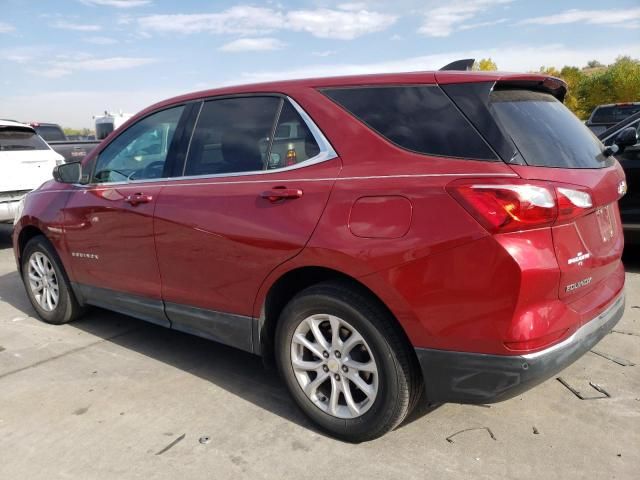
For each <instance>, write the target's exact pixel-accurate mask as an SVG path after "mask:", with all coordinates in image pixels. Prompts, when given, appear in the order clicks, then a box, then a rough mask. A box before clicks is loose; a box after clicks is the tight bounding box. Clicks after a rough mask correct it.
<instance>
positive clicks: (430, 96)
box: [323, 85, 497, 160]
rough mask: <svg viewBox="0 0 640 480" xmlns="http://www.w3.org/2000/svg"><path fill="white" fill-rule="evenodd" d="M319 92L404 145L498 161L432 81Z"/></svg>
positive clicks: (425, 151) (421, 150)
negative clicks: (418, 84) (417, 84)
mask: <svg viewBox="0 0 640 480" xmlns="http://www.w3.org/2000/svg"><path fill="white" fill-rule="evenodd" d="M323 93H324V94H325V95H327V96H328V97H329V98H331V99H332V100H333V101H335V102H336V103H338V104H339V105H341V106H342V107H344V108H345V109H346V110H348V111H349V112H350V113H352V114H353V115H354V116H355V117H357V118H358V119H359V120H361V121H362V122H364V123H366V124H367V125H368V126H369V127H371V128H372V129H373V130H375V131H376V132H378V133H379V134H380V135H382V136H383V137H385V138H386V139H387V140H389V141H391V142H393V143H395V144H396V145H398V146H400V147H402V148H405V149H407V150H411V151H413V152H417V153H422V154H426V155H438V156H447V157H457V158H470V159H476V160H497V158H496V156H495V154H494V153H493V152H492V151H491V149H490V148H489V147H488V146H487V144H486V143H485V142H484V140H483V139H482V138H481V137H480V135H479V134H478V133H477V132H476V131H475V130H474V129H473V127H472V126H471V125H470V124H469V122H468V121H467V119H466V118H465V117H464V116H463V115H462V114H461V113H460V112H459V111H458V109H457V108H456V107H455V105H454V104H453V103H452V102H451V100H450V99H449V98H448V97H447V96H446V95H445V93H444V92H443V91H442V90H441V89H440V88H439V87H437V86H435V85H434V86H424V85H422V86H384V87H357V88H330V89H324V90H323Z"/></svg>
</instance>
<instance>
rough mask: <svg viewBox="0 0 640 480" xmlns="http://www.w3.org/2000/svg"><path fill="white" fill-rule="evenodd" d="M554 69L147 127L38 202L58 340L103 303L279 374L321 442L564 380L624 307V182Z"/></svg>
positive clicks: (35, 217)
mask: <svg viewBox="0 0 640 480" xmlns="http://www.w3.org/2000/svg"><path fill="white" fill-rule="evenodd" d="M565 93H566V85H565V84H564V83H563V82H562V81H560V80H558V79H556V78H553V77H549V76H545V75H541V74H507V73H497V72H488V73H485V72H466V71H464V72H463V71H451V70H448V71H447V70H445V71H437V72H420V73H405V74H386V75H370V76H352V77H341V78H323V79H312V80H295V81H283V82H273V83H265V84H259V85H245V86H237V87H229V88H222V89H218V90H208V91H204V92H198V93H193V94H188V95H184V96H180V97H176V98H173V99H170V100H167V101H164V102H161V103H158V104H156V105H153V106H152V107H149V108H148V109H146V110H144V111H142V112H141V113H139V114H137V115H136V116H135V117H133V118H131V119H130V120H129V121H128V122H127V123H126V124H125V125H123V126H122V127H121V128H119V129H118V130H116V131H115V132H113V133H111V134H110V135H109V136H108V137H107V138H106V139H105V140H104V141H103V142H102V143H101V144H100V145H99V146H98V147H97V148H96V149H95V150H93V152H92V153H90V154H89V155H87V157H86V158H85V159H84V160H83V161H82V162H81V163H69V164H65V165H60V166H58V167H56V169H55V170H54V179H53V180H50V181H48V182H46V183H45V184H43V185H42V186H41V187H40V188H39V189H37V190H35V191H34V192H32V193H30V194H28V195H27V196H26V197H25V199H24V200H23V202H22V204H21V205H20V207H19V212H18V215H17V217H16V220H15V222H16V224H15V230H14V234H13V246H14V250H15V256H16V260H17V265H18V268H19V270H20V272H21V274H22V278H23V280H24V284H25V287H26V291H27V293H28V296H29V298H30V300H31V303H32V304H33V307H34V308H35V310H36V311H37V313H38V315H39V316H40V317H41V318H42V319H43V320H44V321H46V322H49V323H53V324H61V323H65V322H69V321H71V320H73V319H75V318H77V317H78V316H79V315H80V314H81V313H82V312H83V311H84V308H85V307H86V306H91V305H93V306H98V307H103V308H107V309H110V310H114V311H117V312H121V313H124V314H127V315H131V316H134V317H137V318H140V319H143V320H146V321H149V322H153V323H156V324H158V325H162V326H165V327H169V328H173V329H176V330H180V331H183V332H189V333H192V334H195V335H200V336H202V337H206V338H209V339H212V340H215V341H217V342H221V343H224V344H227V345H231V346H234V347H237V348H240V349H243V350H246V351H247V352H251V353H254V354H258V355H262V356H263V357H264V358H265V359H267V360H269V359H270V360H271V361H273V363H275V365H276V366H277V368H278V370H279V373H280V375H281V377H282V379H283V381H284V383H285V384H286V386H287V388H288V390H289V392H290V394H291V396H292V397H293V399H294V401H295V403H296V404H297V405H298V406H299V407H300V408H301V409H302V410H303V411H304V413H305V414H306V415H308V416H309V417H310V418H311V419H312V420H313V421H314V422H315V423H316V424H317V425H319V426H320V427H321V428H322V429H324V430H325V431H327V432H328V433H330V434H332V435H334V436H336V437H338V438H341V439H344V440H348V441H354V442H358V441H364V440H369V439H373V438H376V437H378V436H381V435H383V434H384V433H385V432H387V431H389V430H391V429H393V428H394V427H396V426H397V425H398V424H399V423H400V422H402V421H403V419H404V418H405V417H406V416H407V414H408V413H409V412H410V411H411V410H412V408H413V407H414V406H415V405H416V403H417V402H418V399H419V398H423V399H424V400H425V401H429V402H438V403H440V402H462V403H489V402H496V401H501V400H504V399H507V398H510V397H513V396H515V395H518V394H520V393H521V392H523V391H524V390H526V389H529V388H531V387H532V386H534V385H536V384H538V383H540V382H542V381H543V380H545V379H547V378H549V377H551V376H552V375H554V374H555V373H557V372H558V371H560V370H561V369H563V368H564V367H566V366H567V365H569V364H570V363H572V362H573V361H575V360H576V359H577V358H579V357H580V356H581V355H583V354H584V353H585V352H587V351H588V350H589V349H590V348H591V347H592V346H593V345H594V344H595V343H597V342H598V341H599V340H600V339H601V338H602V337H603V336H604V335H605V334H607V333H608V332H609V331H610V330H611V328H612V327H613V326H614V325H615V324H616V322H618V320H619V319H620V318H621V316H622V314H623V311H624V294H623V286H624V269H623V266H622V263H621V253H622V248H623V236H622V230H621V224H620V216H619V211H618V203H617V202H618V199H619V198H620V197H621V196H622V195H623V194H624V192H625V189H626V184H625V178H624V174H623V171H622V169H621V167H620V165H619V164H618V162H617V161H616V160H615V158H614V157H613V156H612V150H611V149H607V148H605V147H604V146H603V145H602V144H601V143H600V142H599V141H598V140H597V139H596V138H595V137H594V136H593V135H592V134H591V132H590V131H589V130H588V129H587V127H585V126H584V125H583V124H582V123H581V122H580V121H579V120H578V119H577V118H576V117H575V116H574V115H573V114H572V113H571V112H570V111H569V110H568V109H567V108H565V106H564V105H563V104H562V101H563V97H564V95H565Z"/></svg>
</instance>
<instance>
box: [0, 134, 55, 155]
mask: <svg viewBox="0 0 640 480" xmlns="http://www.w3.org/2000/svg"><path fill="white" fill-rule="evenodd" d="M0 150H1V151H8V150H49V146H48V145H47V144H46V142H45V141H44V140H42V139H41V138H40V137H39V136H38V135H37V134H36V133H35V132H34V131H33V130H30V129H26V128H0Z"/></svg>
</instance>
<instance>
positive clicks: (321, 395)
mask: <svg viewBox="0 0 640 480" xmlns="http://www.w3.org/2000/svg"><path fill="white" fill-rule="evenodd" d="M393 322H394V320H393V319H392V318H390V315H389V313H388V312H387V311H386V310H385V309H384V308H382V307H381V306H380V305H379V304H378V303H377V302H375V301H374V300H373V299H372V298H371V297H370V296H368V295H367V294H366V293H364V292H361V291H359V290H358V289H355V288H353V287H351V286H350V285H348V284H343V283H322V284H318V285H315V286H312V287H309V288H307V289H305V290H303V291H302V292H300V293H299V294H298V295H296V296H295V297H294V298H293V299H292V300H291V301H290V302H289V304H287V306H286V307H285V308H284V310H283V311H282V314H281V315H280V319H279V322H278V326H277V329H276V362H277V365H278V369H279V371H280V375H281V376H282V378H283V379H284V381H285V383H286V385H287V387H288V389H289V392H290V393H291V395H292V396H293V398H294V400H295V402H296V403H297V404H298V406H299V407H300V408H301V409H302V411H303V412H304V413H305V414H306V415H307V416H309V417H310V418H311V419H312V420H313V421H314V422H315V423H316V424H317V425H319V426H320V427H321V428H322V429H323V430H325V431H326V432H328V433H329V434H331V435H333V436H335V437H337V438H340V439H342V440H346V441H350V442H362V441H367V440H372V439H375V438H377V437H380V436H382V435H384V434H385V433H387V432H388V431H390V430H392V429H393V428H395V427H396V426H397V425H399V424H400V423H401V422H402V420H403V419H404V418H405V417H406V415H407V414H408V413H409V411H410V407H411V406H412V404H413V403H414V402H413V399H414V398H415V397H416V393H417V392H416V390H417V389H419V388H420V385H419V383H420V382H418V381H417V380H416V378H417V377H416V372H415V371H414V368H415V366H414V363H413V362H412V361H411V355H410V347H409V345H407V342H406V340H404V338H403V337H402V335H401V333H400V332H399V331H398V327H397V326H396V325H395V324H394V323H393Z"/></svg>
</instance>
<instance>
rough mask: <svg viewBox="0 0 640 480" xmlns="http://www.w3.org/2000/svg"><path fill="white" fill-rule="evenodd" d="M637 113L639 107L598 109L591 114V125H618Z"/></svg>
mask: <svg viewBox="0 0 640 480" xmlns="http://www.w3.org/2000/svg"><path fill="white" fill-rule="evenodd" d="M638 112H640V105H611V106H608V107H598V108H596V109H595V111H594V112H593V116H592V117H591V123H618V122H621V121H623V120H624V119H625V118H627V117H630V116H631V115H633V114H635V113H638Z"/></svg>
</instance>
